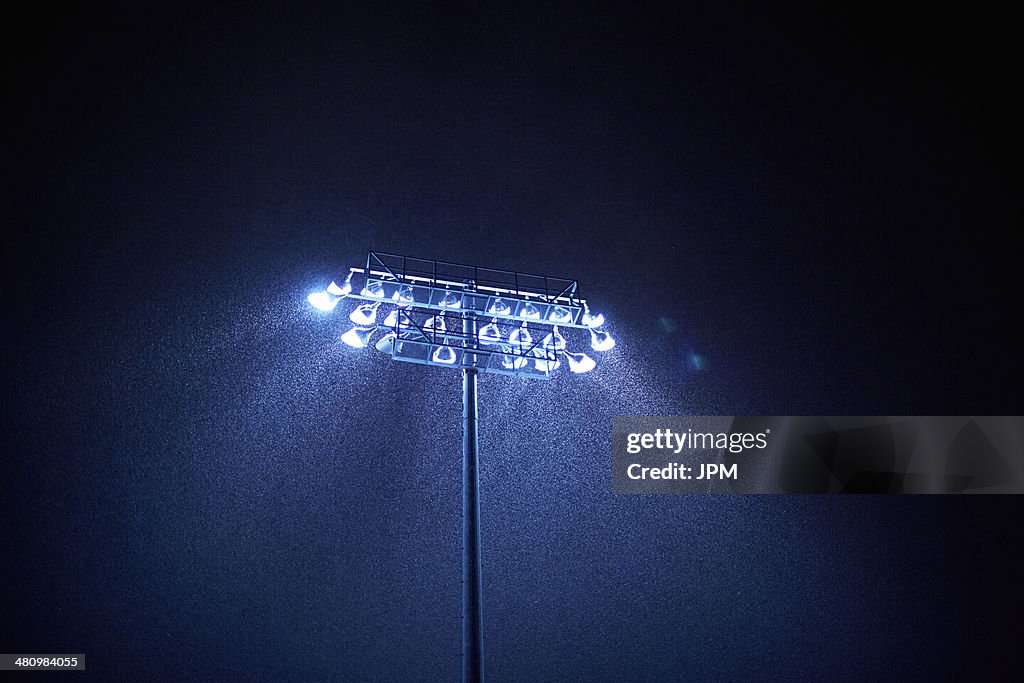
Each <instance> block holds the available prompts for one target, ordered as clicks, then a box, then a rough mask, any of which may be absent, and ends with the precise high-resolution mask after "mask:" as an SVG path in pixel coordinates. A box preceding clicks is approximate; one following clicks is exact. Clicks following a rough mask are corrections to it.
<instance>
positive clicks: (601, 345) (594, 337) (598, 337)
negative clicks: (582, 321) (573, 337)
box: [590, 329, 615, 351]
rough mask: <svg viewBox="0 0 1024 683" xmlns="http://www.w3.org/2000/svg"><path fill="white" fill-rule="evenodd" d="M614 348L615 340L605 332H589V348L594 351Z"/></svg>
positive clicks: (592, 330)
mask: <svg viewBox="0 0 1024 683" xmlns="http://www.w3.org/2000/svg"><path fill="white" fill-rule="evenodd" d="M613 346H615V340H614V339H613V338H612V336H611V335H610V334H608V333H607V332H598V331H597V330H594V329H591V330H590V348H592V349H594V350H595V351H607V350H608V349H610V348H612V347H613Z"/></svg>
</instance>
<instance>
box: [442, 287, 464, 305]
mask: <svg viewBox="0 0 1024 683" xmlns="http://www.w3.org/2000/svg"><path fill="white" fill-rule="evenodd" d="M437 303H438V305H440V306H444V307H445V308H458V307H459V306H460V305H461V304H462V299H460V298H459V297H458V295H457V294H455V292H452V291H447V292H445V293H444V296H443V297H441V300H440V301H438V302H437Z"/></svg>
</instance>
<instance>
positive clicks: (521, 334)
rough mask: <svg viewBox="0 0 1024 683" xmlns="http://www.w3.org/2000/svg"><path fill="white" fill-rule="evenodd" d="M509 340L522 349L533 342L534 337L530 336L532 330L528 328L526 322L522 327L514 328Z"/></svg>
mask: <svg viewBox="0 0 1024 683" xmlns="http://www.w3.org/2000/svg"><path fill="white" fill-rule="evenodd" d="M508 340H509V342H511V343H512V346H518V347H519V348H520V349H521V348H523V347H525V346H529V345H530V344H531V343H533V337H531V336H530V332H529V331H528V330H527V329H526V323H523V326H522V327H517V328H516V329H514V330H512V334H510V335H509V336H508Z"/></svg>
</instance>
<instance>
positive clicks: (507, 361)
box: [501, 354, 529, 370]
mask: <svg viewBox="0 0 1024 683" xmlns="http://www.w3.org/2000/svg"><path fill="white" fill-rule="evenodd" d="M528 362H529V361H528V360H526V359H525V358H523V357H522V356H510V355H508V354H502V356H501V367H503V368H505V369H506V370H522V369H523V368H525V367H526V364H527V363H528Z"/></svg>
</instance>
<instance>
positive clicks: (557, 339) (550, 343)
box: [540, 326, 565, 351]
mask: <svg viewBox="0 0 1024 683" xmlns="http://www.w3.org/2000/svg"><path fill="white" fill-rule="evenodd" d="M540 345H541V346H543V347H544V348H545V349H554V350H555V351H564V350H565V337H563V336H562V335H561V334H559V333H558V327H557V326H556V327H555V328H554V329H553V330H552V331H551V334H549V335H548V336H546V337H544V341H542V342H541V343H540Z"/></svg>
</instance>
